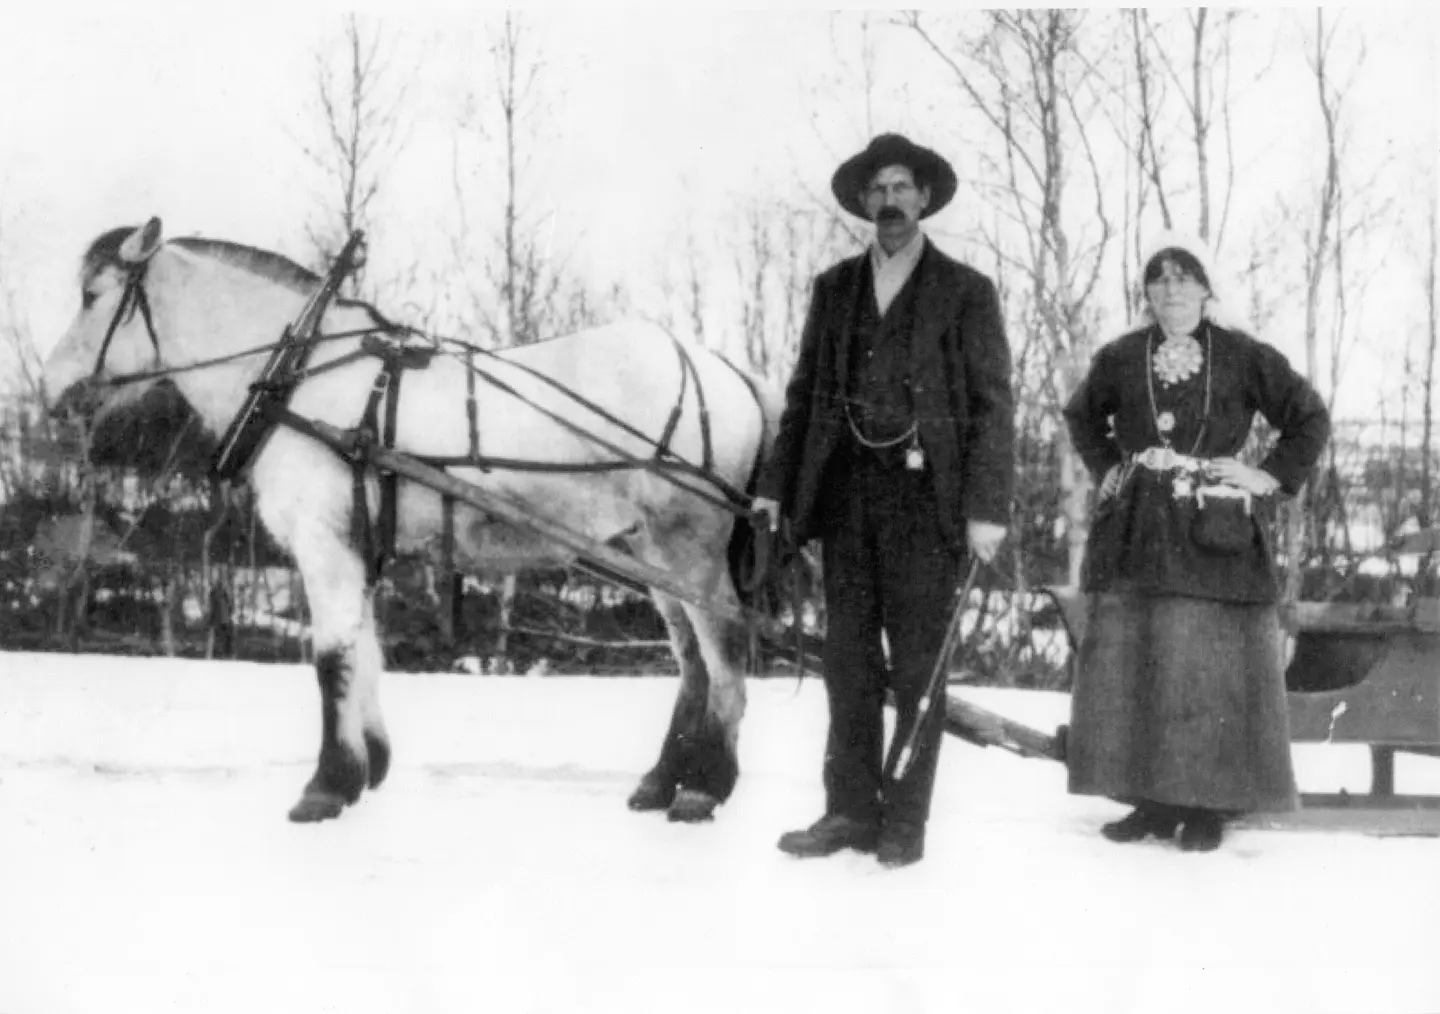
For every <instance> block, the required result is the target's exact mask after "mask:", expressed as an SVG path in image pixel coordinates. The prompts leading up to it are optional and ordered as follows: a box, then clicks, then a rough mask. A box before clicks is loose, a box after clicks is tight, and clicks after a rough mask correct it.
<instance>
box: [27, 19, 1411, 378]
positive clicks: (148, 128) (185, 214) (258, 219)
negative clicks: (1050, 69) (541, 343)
mask: <svg viewBox="0 0 1440 1014" xmlns="http://www.w3.org/2000/svg"><path fill="white" fill-rule="evenodd" d="M396 6H397V5H395V4H374V3H372V4H369V5H366V6H365V8H364V9H365V10H367V11H370V12H378V13H382V14H391V15H394V14H395V12H396ZM343 9H344V8H343V7H342V6H341V5H339V4H325V5H317V4H301V3H290V4H277V3H247V4H244V5H225V6H224V8H223V9H221V11H220V13H211V12H210V11H209V7H208V5H201V4H198V3H197V4H188V3H187V4H184V5H180V4H165V5H156V4H146V3H126V4H107V5H104V6H100V5H81V6H74V5H42V4H27V5H25V6H24V8H23V9H20V10H18V11H17V9H16V8H13V7H12V8H9V9H7V12H6V13H5V15H4V16H3V23H0V96H3V99H0V138H3V142H4V147H3V149H0V226H3V228H4V234H3V236H0V244H3V246H0V254H3V258H4V259H3V263H4V265H5V270H6V272H7V280H8V281H10V282H11V284H14V283H15V281H16V279H18V281H19V287H20V288H21V290H22V293H23V297H24V298H23V305H24V307H25V309H26V310H27V312H28V314H29V317H30V322H31V325H32V327H33V329H34V331H35V333H36V336H37V340H38V342H39V343H40V344H41V345H42V347H44V346H48V344H49V342H50V340H51V339H50V336H52V335H54V334H58V331H59V330H60V329H61V328H63V326H64V324H65V322H66V321H67V320H68V318H69V316H70V315H71V314H72V313H73V311H74V308H75V301H76V298H77V296H76V293H75V292H74V288H73V283H72V281H71V279H72V278H73V273H74V268H75V264H76V260H77V258H78V256H79V254H80V252H81V251H82V250H83V248H84V246H85V244H86V243H88V241H89V240H90V239H92V238H93V237H94V236H95V235H97V234H98V233H99V232H101V231H103V230H105V229H107V228H109V227H111V226H113V225H117V224H123V223H129V222H138V221H142V220H144V219H145V218H146V217H148V216H150V215H152V214H158V215H161V216H162V217H163V218H164V220H165V223H166V228H167V232H169V233H170V234H189V233H204V234H208V235H212V236H219V237H223V238H227V239H233V240H238V241H242V242H249V243H253V244H255V245H258V246H262V247H267V248H270V249H277V250H280V251H282V252H286V253H290V254H291V255H295V256H302V255H303V254H304V253H305V241H304V237H305V232H304V226H305V223H306V219H307V216H308V215H309V214H310V213H311V210H312V208H313V203H314V177H313V175H312V174H310V173H309V172H308V171H307V167H306V163H305V161H304V158H303V156H302V154H301V150H300V148H301V143H302V141H303V140H304V139H305V138H307V137H308V136H310V135H309V131H310V129H311V125H312V122H313V121H312V120H310V119H307V117H308V116H309V115H310V112H309V105H308V104H309V103H310V102H311V100H312V97H313V93H314V83H313V82H314V54H315V53H316V51H317V50H318V49H320V48H321V47H323V45H324V44H325V42H326V40H327V39H330V38H333V37H334V36H335V35H336V33H337V31H338V28H339V22H340V15H341V13H342V11H343ZM469 9H470V8H469V6H468V5H465V6H461V5H452V6H449V7H445V6H440V5H434V4H428V5H420V6H419V7H418V8H416V11H417V12H416V13H412V14H410V15H408V16H404V17H396V18H394V19H393V20H391V21H390V22H389V25H388V27H390V28H391V29H401V30H403V31H402V32H401V35H400V41H399V43H398V44H397V49H396V52H395V64H396V66H397V67H400V68H401V69H406V68H409V69H411V70H412V71H413V72H414V73H415V75H416V80H417V81H419V82H420V83H419V84H417V85H416V86H415V87H414V90H413V91H412V102H411V104H412V106H413V111H412V125H411V127H410V133H409V134H408V143H407V146H406V150H405V152H404V153H403V155H402V156H401V157H399V158H398V159H397V161H396V164H395V169H394V175H393V179H392V181H391V183H390V184H389V185H390V188H391V194H390V199H391V200H393V201H395V204H394V207H396V208H402V207H403V213H401V212H398V211H397V212H396V213H395V214H392V215H391V216H390V218H389V220H388V222H387V225H386V228H387V229H388V230H389V233H390V234H389V235H388V236H377V237H374V238H375V239H376V240H377V242H382V243H384V245H385V247H386V249H387V250H389V251H390V252H391V253H392V254H393V252H394V251H395V250H397V249H398V248H400V247H401V246H402V245H404V244H405V243H406V242H412V243H416V244H417V245H418V246H420V247H424V245H425V244H424V242H423V241H422V240H419V239H417V237H419V236H420V235H421V234H434V233H436V230H437V228H439V227H440V226H441V225H443V221H442V220H443V218H444V217H445V216H446V215H447V214H451V213H453V212H451V211H448V210H447V207H448V205H447V202H450V201H451V200H452V194H453V190H452V188H451V182H450V181H451V167H450V164H449V151H450V147H449V145H450V139H451V137H452V135H453V125H454V122H455V118H456V116H457V114H458V103H459V95H460V93H461V91H462V88H461V87H460V84H461V82H462V81H463V80H464V78H465V75H466V74H467V73H469V74H474V73H476V71H475V63H476V58H475V57H474V55H473V54H474V38H473V35H472V36H468V37H467V36H466V34H465V33H466V31H467V30H471V31H473V29H471V28H468V27H467V24H468V23H467V17H466V16H464V12H466V11H468V10H469ZM532 13H536V12H532ZM1347 17H1349V18H1351V19H1352V22H1363V23H1364V24H1365V26H1366V31H1367V37H1368V38H1370V40H1371V41H1370V47H1371V52H1370V54H1369V61H1370V62H1369V67H1368V69H1367V72H1366V74H1365V75H1364V77H1363V79H1362V80H1361V81H1360V82H1359V83H1358V85H1357V101H1358V112H1359V114H1360V115H1359V116H1358V121H1359V123H1360V126H1361V129H1362V130H1363V131H1366V132H1367V133H1366V134H1365V137H1366V138H1367V142H1366V143H1368V144H1371V145H1372V146H1374V145H1379V144H1381V143H1383V144H1388V145H1390V146H1391V147H1392V148H1393V149H1395V150H1398V151H1399V152H1401V154H1407V155H1408V153H1409V151H1410V150H1412V149H1414V148H1415V146H1417V145H1418V146H1420V147H1422V148H1426V149H1428V150H1429V151H1430V152H1431V154H1432V156H1433V153H1434V148H1435V137H1436V133H1435V131H1436V123H1435V115H1436V101H1435V97H1436V78H1435V72H1434V57H1435V55H1436V54H1435V24H1436V22H1435V16H1434V15H1433V14H1431V13H1429V12H1428V9H1427V8H1421V7H1418V6H1413V7H1408V8H1401V7H1393V6H1392V7H1385V6H1374V5H1372V6H1368V7H1365V8H1357V9H1356V10H1354V11H1352V12H1349V13H1348V14H1347ZM829 25H830V18H829V16H828V15H827V13H826V12H824V11H819V10H810V11H804V10H790V9H785V10H781V9H773V10H769V11H761V12H755V11H752V12H726V11H722V10H705V11H685V10H684V9H681V10H680V11H679V12H676V11H675V10H670V11H669V12H667V13H658V12H653V11H652V12H643V11H634V10H631V11H628V12H621V11H617V10H615V9H610V8H602V9H600V10H596V9H594V8H579V7H577V8H575V9H573V10H565V11H563V12H561V13H556V10H555V9H554V8H551V10H550V13H548V14H547V15H545V16H544V17H543V19H542V27H543V32H544V42H545V45H546V50H547V55H548V58H549V71H550V73H549V76H548V77H547V90H548V93H549V95H550V96H551V102H552V109H553V115H552V117H551V122H550V126H549V140H548V141H547V148H546V155H547V158H546V159H545V161H544V164H542V165H540V166H537V167H536V168H535V171H534V173H533V179H534V181H535V187H536V192H535V193H533V194H532V195H531V196H532V199H533V202H534V206H535V207H537V208H541V209H543V210H544V213H545V214H547V215H549V216H550V221H551V224H552V225H553V228H554V229H555V235H556V237H557V240H556V241H557V244H563V245H564V246H565V247H567V248H569V249H571V250H573V251H574V252H575V253H574V256H575V263H576V264H577V265H580V266H583V269H584V270H588V271H604V272H609V273H611V274H613V275H614V276H615V277H620V278H622V279H623V278H627V277H635V276H636V275H643V274H645V273H647V272H649V273H652V274H653V265H654V263H655V262H656V261H657V260H658V259H660V258H661V257H662V256H663V255H664V252H665V250H666V249H667V248H668V246H669V245H670V244H673V242H674V241H675V239H676V237H677V236H679V235H681V234H682V233H683V232H684V230H685V229H686V228H687V227H693V224H694V223H697V222H698V223H702V226H703V223H709V222H718V221H720V220H721V219H722V218H723V217H724V216H725V215H726V214H727V213H729V212H731V211H733V205H734V202H735V201H736V200H737V195H741V194H745V193H752V192H756V191H760V192H764V190H765V189H766V188H767V186H773V187H775V188H777V189H783V190H785V191H787V192H793V191H794V190H795V188H796V186H797V184H799V185H804V186H807V187H809V188H811V189H813V190H814V191H816V192H819V193H821V194H823V193H824V192H825V190H826V188H827V185H828V178H829V173H830V171H831V169H832V168H833V165H834V160H835V159H836V158H838V157H841V156H844V155H846V154H848V153H849V150H848V148H847V146H848V145H850V144H852V143H853V144H855V145H857V146H858V144H859V143H860V142H861V141H863V136H864V132H863V115H862V113H861V111H860V110H859V109H858V108H856V107H855V106H854V105H846V104H844V103H841V104H840V105H839V106H838V107H830V106H827V105H826V102H825V101H824V98H825V96H824V90H825V88H826V87H828V85H827V78H826V75H828V74H831V73H833V72H834V65H835V53H834V50H833V49H832V44H831V38H830V34H829ZM887 45H890V46H892V47H903V46H904V45H905V43H903V42H892V43H887ZM914 52H915V53H917V54H918V50H914ZM897 53H898V54H899V55H900V56H901V59H900V60H899V62H898V65H899V66H905V65H906V62H907V61H906V58H905V53H906V51H904V50H903V49H893V48H892V49H891V50H890V51H889V57H890V63H889V66H890V67H891V68H892V70H891V71H890V74H891V78H890V79H889V80H888V81H882V82H881V85H882V88H881V89H880V103H879V109H878V112H877V122H876V124H875V126H876V129H891V128H895V127H899V128H901V129H907V130H912V129H913V130H918V131H921V132H923V129H924V127H923V125H922V124H917V121H925V120H926V119H927V118H933V117H936V116H946V115H948V108H949V106H947V103H953V97H950V96H948V95H946V94H945V93H943V92H940V91H938V90H930V89H929V88H928V87H923V86H922V83H923V82H925V81H927V80H930V79H927V78H926V77H925V75H924V73H923V72H922V69H921V64H920V60H919V57H918V55H917V57H916V59H915V61H914V64H913V73H907V74H905V75H903V76H902V77H900V78H898V79H897V78H896V77H895V72H894V70H893V68H894V67H895V66H896V65H897V62H896V61H895V59H894V58H895V56H896V55H897ZM931 71H932V73H933V68H932V69H931ZM482 72H483V71H482ZM1276 74H1277V80H1276V81H1275V82H1273V83H1272V84H1271V85H1270V86H1268V87H1269V88H1270V89H1271V90H1270V91H1267V92H1266V93H1264V95H1263V96H1261V97H1260V98H1259V100H1258V104H1260V105H1263V107H1264V108H1262V109H1257V108H1254V107H1252V108H1251V109H1249V111H1248V114H1249V115H1251V116H1252V117H1256V116H1259V117H1260V118H1259V119H1257V120H1256V122H1258V123H1261V124H1264V126H1263V127H1260V128H1252V129H1259V130H1261V131H1263V132H1264V133H1265V134H1266V135H1267V136H1266V137H1265V138H1264V147H1265V150H1266V151H1267V152H1269V155H1268V156H1267V157H1271V158H1274V159H1277V160H1280V161H1284V160H1287V159H1288V160H1290V161H1292V162H1293V161H1297V160H1301V161H1303V160H1305V159H1308V157H1309V155H1313V154H1314V148H1313V144H1314V139H1315V134H1314V123H1313V122H1312V121H1313V120H1314V119H1315V117H1314V116H1313V115H1311V114H1312V113H1313V110H1312V109H1309V108H1307V106H1306V105H1305V103H1306V102H1307V101H1308V102H1310V103H1313V97H1312V96H1311V95H1310V94H1309V92H1308V90H1307V89H1313V82H1310V83H1307V82H1306V81H1305V79H1304V75H1303V64H1302V63H1298V62H1297V60H1296V58H1295V57H1294V56H1293V55H1292V56H1291V57H1290V58H1289V59H1288V61H1282V62H1281V63H1280V64H1279V65H1277V71H1276ZM1290 106H1293V107H1294V128H1293V130H1292V129H1289V122H1290V121H1289V120H1288V119H1287V117H1288V116H1289V115H1290V114H1289V107H1290ZM1277 125H1278V127H1277ZM852 139H853V140H852ZM1377 139H1383V142H1382V141H1381V140H1377ZM955 157H956V159H957V162H959V161H963V152H961V153H955ZM1311 161H1313V159H1312V160H1311ZM1242 182H1244V181H1242ZM1237 194H1239V195H1240V196H1239V198H1238V200H1237V210H1236V214H1237V216H1238V221H1237V228H1243V227H1244V224H1245V220H1246V218H1247V217H1249V216H1253V215H1256V214H1259V213H1261V211H1262V210H1263V209H1258V208H1247V207H1245V200H1246V199H1247V198H1246V195H1247V194H1248V195H1249V198H1250V199H1251V200H1252V203H1253V202H1256V201H1268V200H1270V199H1271V198H1270V197H1269V194H1268V191H1266V190H1265V189H1264V188H1261V187H1257V186H1242V187H1240V188H1239V189H1238V190H1237ZM1405 196H1406V199H1407V200H1410V201H1413V202H1415V203H1416V204H1417V213H1418V210H1419V209H1418V205H1419V203H1420V201H1419V200H1418V198H1420V197H1421V196H1423V195H1420V194H1413V193H1412V194H1407V195H1405ZM401 197H403V200H400V198H401ZM975 219H976V209H974V208H961V207H956V208H953V209H951V210H950V211H947V212H946V213H945V217H942V218H937V219H936V221H935V225H936V226H937V227H938V228H939V229H941V230H943V231H946V232H948V233H950V234H953V235H961V234H963V232H964V230H965V229H966V227H967V226H968V225H973V222H974V220H975ZM412 226H413V228H412ZM401 233H408V235H405V236H402V235H401ZM962 252H963V251H962ZM384 255H385V251H372V262H373V260H374V258H375V257H376V256H379V257H380V258H381V259H382V260H383V257H384ZM431 255H432V256H433V255H434V251H433V250H432V251H431ZM1406 270H1408V269H1406ZM1405 284H1406V285H1409V286H1411V288H1413V285H1414V283H1413V280H1411V279H1410V278H1409V277H1408V276H1407V279H1406V282H1405ZM1277 344H1281V345H1282V346H1283V345H1284V344H1285V342H1284V341H1281V342H1277ZM1364 354H1365V355H1370V356H1372V358H1373V356H1374V355H1377V353H1374V352H1373V350H1371V351H1368V352H1366V353H1364ZM1377 362H1378V360H1377Z"/></svg>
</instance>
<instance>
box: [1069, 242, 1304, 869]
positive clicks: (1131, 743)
mask: <svg viewBox="0 0 1440 1014" xmlns="http://www.w3.org/2000/svg"><path fill="white" fill-rule="evenodd" d="M1144 281H1145V299H1146V302H1147V303H1148V306H1149V309H1150V313H1151V316H1152V317H1153V322H1152V323H1150V324H1149V325H1147V326H1145V327H1143V328H1141V329H1139V330H1137V331H1132V332H1131V333H1129V334H1126V335H1124V336H1122V337H1120V338H1118V339H1116V340H1115V341H1113V342H1111V343H1109V344H1108V345H1106V346H1105V347H1104V348H1102V349H1101V350H1100V351H1099V352H1098V353H1096V355H1095V358H1094V361H1093V362H1092V363H1091V366H1090V371H1089V374H1088V375H1087V376H1086V378H1085V380H1084V382H1083V383H1082V384H1081V386H1080V389H1079V390H1078V391H1076V392H1075V395H1074V397H1073V398H1072V399H1071V400H1070V403H1069V405H1067V406H1066V409H1065V418H1066V422H1067V423H1068V424H1069V428H1070V436H1071V439H1072V441H1073V442H1074V444H1075V448H1076V450H1077V451H1078V452H1079V454H1080V456H1081V458H1082V459H1083V460H1084V462H1085V465H1086V467H1087V468H1089V470H1090V472H1091V474H1092V475H1093V476H1094V477H1095V479H1096V480H1097V482H1099V484H1100V490H1099V496H1098V501H1097V505H1096V509H1095V517H1094V522H1093V525H1092V528H1091V531H1090V540H1089V543H1088V545H1087V547H1086V563H1085V573H1084V584H1083V587H1084V590H1085V591H1086V592H1089V593H1091V594H1090V602H1089V609H1090V622H1089V625H1088V628H1087V633H1086V637H1085V639H1084V643H1083V644H1082V645H1081V648H1080V668H1079V672H1078V675H1077V679H1076V686H1075V693H1074V698H1073V704H1072V716H1071V727H1070V738H1069V741H1068V742H1069V768H1070V791H1071V792H1074V793H1082V794H1089V795H1102V796H1109V797H1111V798H1114V799H1117V800H1120V801H1122V802H1126V803H1129V804H1130V805H1132V806H1133V807H1134V809H1133V811H1132V812H1131V813H1130V814H1129V815H1128V816H1126V817H1125V818H1124V819H1122V820H1118V821H1115V822H1114V823H1110V824H1106V825H1105V826H1104V827H1103V828H1102V832H1103V833H1104V835H1105V836H1106V837H1107V838H1109V839H1110V840H1111V841H1116V842H1130V841H1139V840H1141V839H1143V838H1146V837H1147V836H1152V835H1153V836H1154V837H1156V838H1170V837H1172V836H1173V835H1174V834H1175V832H1176V830H1177V829H1179V831H1180V847H1181V848H1183V849H1185V850H1187V851H1205V852H1208V851H1210V850H1212V849H1214V848H1216V847H1217V846H1218V845H1219V844H1220V841H1221V838H1222V836H1223V833H1224V822H1225V819H1226V817H1227V816H1230V815H1233V814H1236V813H1241V812H1251V811H1256V810H1288V809H1294V807H1295V805H1296V792H1295V779H1294V773H1293V771H1292V769H1291V765H1290V736H1289V729H1288V714H1287V710H1286V701H1285V684H1284V674H1283V672H1282V664H1281V640H1280V629H1279V623H1278V619H1277V613H1276V601H1277V599H1278V597H1279V580H1278V574H1277V571H1276V567H1275V561H1274V554H1273V552H1272V549H1271V545H1270V535H1269V529H1268V523H1269V521H1270V519H1271V518H1272V517H1273V513H1274V502H1275V499H1276V496H1277V495H1278V494H1279V493H1285V494H1289V495H1293V494H1294V493H1296V492H1297V491H1298V490H1299V489H1300V487H1301V486H1302V485H1303V484H1304V482H1305V479H1306V477H1307V476H1308V474H1309V472H1310V469H1311V467H1312V466H1313V465H1314V463H1315V461H1316V459H1317V458H1318V457H1319V455H1320V451H1321V449H1322V448H1323V447H1324V445H1325V441H1326V440H1327V439H1328V437H1329V433H1330V419H1329V415H1328V413H1327V412H1326V409H1325V405H1324V403H1323V402H1322V401H1321V400H1320V397H1319V396H1318V395H1317V394H1316V392H1315V390H1314V388H1312V387H1311V386H1310V385H1309V384H1308V383H1307V382H1306V381H1305V379H1304V378H1303V377H1301V376H1300V375H1299V374H1298V373H1296V372H1295V371H1294V370H1293V369H1291V367H1290V364H1289V362H1288V361H1287V360H1286V359H1285V357H1284V356H1283V355H1281V354H1280V353H1279V352H1278V351H1276V350H1275V349H1273V348H1271V347H1270V346H1269V345H1266V344H1265V343H1264V342H1261V341H1257V340H1256V339H1255V338H1252V337H1251V336H1249V335H1247V334H1245V333H1243V332H1241V331H1238V330H1232V329H1230V328H1226V327H1222V326H1221V325H1220V324H1219V323H1217V322H1216V319H1215V317H1216V316H1217V314H1216V313H1215V312H1214V307H1213V306H1212V305H1211V303H1212V299H1213V292H1212V288H1211V272H1210V269H1209V266H1208V264H1207V262H1206V256H1205V248H1204V247H1203V246H1202V245H1201V244H1200V243H1198V242H1196V241H1193V240H1190V239H1187V238H1184V237H1180V236H1176V235H1174V234H1167V235H1165V236H1163V237H1162V238H1161V239H1160V241H1159V242H1158V243H1157V244H1156V245H1155V247H1154V252H1153V253H1152V254H1150V255H1149V256H1148V257H1147V258H1146V261H1145V271H1144ZM1256 412H1259V413H1261V414H1262V415H1263V416H1264V417H1265V418H1266V419H1268V420H1269V421H1270V423H1271V424H1272V425H1273V426H1274V427H1275V429H1276V430H1277V431H1278V439H1277V440H1276V442H1275V445H1274V448H1273V449H1272V450H1271V451H1270V452H1269V453H1268V454H1267V455H1266V456H1265V458H1264V460H1263V461H1262V462H1261V464H1260V467H1258V468H1254V467H1251V466H1250V465H1247V464H1244V463H1243V462H1241V461H1240V460H1238V458H1237V457H1236V455H1237V454H1238V453H1239V451H1240V450H1241V448H1242V447H1243V446H1244V444H1245V442H1246V439H1247V438H1248V437H1249V435H1250V429H1251V425H1252V423H1253V421H1254V418H1255V413H1256Z"/></svg>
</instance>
